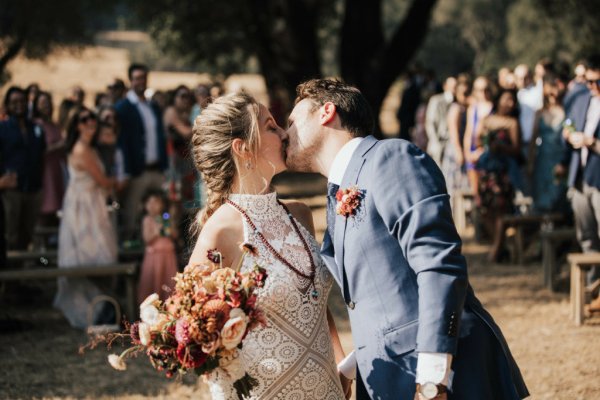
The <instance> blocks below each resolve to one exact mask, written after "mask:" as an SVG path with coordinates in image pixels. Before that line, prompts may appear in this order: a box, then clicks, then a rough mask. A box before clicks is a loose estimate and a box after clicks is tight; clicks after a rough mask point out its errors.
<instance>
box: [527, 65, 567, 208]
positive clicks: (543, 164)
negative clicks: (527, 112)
mask: <svg viewBox="0 0 600 400" xmlns="http://www.w3.org/2000/svg"><path fill="white" fill-rule="evenodd" d="M557 80H558V78H557V77H556V76H555V75H554V74H547V75H546V77H545V78H544V106H543V107H542V109H541V110H539V111H538V112H537V113H536V119H535V126H534V129H533V136H532V137H531V143H530V145H529V156H528V157H527V163H528V168H527V169H528V171H529V173H530V175H531V182H532V195H533V207H534V209H535V210H536V211H539V212H564V211H565V208H566V200H567V197H566V185H565V183H564V182H563V180H562V179H557V177H556V176H555V175H554V167H555V166H556V165H557V164H559V163H560V161H561V159H562V155H563V151H564V150H563V143H562V128H563V121H564V120H565V111H564V109H563V108H562V106H561V103H560V98H561V93H560V92H559V88H558V85H557Z"/></svg>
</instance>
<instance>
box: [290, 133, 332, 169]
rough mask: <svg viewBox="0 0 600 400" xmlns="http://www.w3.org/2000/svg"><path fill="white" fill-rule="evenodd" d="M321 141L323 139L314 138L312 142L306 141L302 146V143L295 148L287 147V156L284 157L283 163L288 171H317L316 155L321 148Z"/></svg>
mask: <svg viewBox="0 0 600 400" xmlns="http://www.w3.org/2000/svg"><path fill="white" fill-rule="evenodd" d="M322 143H323V139H319V140H316V141H314V142H312V143H308V144H307V145H306V146H304V147H300V146H302V144H299V146H298V147H297V148H296V149H293V148H292V149H291V150H292V151H291V152H290V151H289V150H290V147H288V148H287V150H288V151H287V152H286V154H287V157H286V159H285V165H287V167H288V170H289V171H296V172H319V170H318V168H317V165H318V160H316V156H317V154H318V152H319V149H320V148H321V145H322Z"/></svg>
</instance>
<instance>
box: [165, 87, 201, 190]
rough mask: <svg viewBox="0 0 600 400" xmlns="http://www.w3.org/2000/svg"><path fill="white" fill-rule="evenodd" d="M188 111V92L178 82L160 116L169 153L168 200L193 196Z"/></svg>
mask: <svg viewBox="0 0 600 400" xmlns="http://www.w3.org/2000/svg"><path fill="white" fill-rule="evenodd" d="M191 111H192V92H191V91H190V90H189V89H188V87H187V86H185V85H180V86H178V87H177V88H176V89H175V91H174V92H173V98H172V100H171V104H170V105H169V107H167V109H166V110H165V114H164V117H163V122H164V126H165V131H166V132H167V153H168V155H169V173H168V181H169V199H170V200H173V201H177V202H186V201H193V199H194V181H195V178H196V173H195V168H194V165H193V163H192V161H191V157H190V138H191V137H192V124H191V123H190V113H191Z"/></svg>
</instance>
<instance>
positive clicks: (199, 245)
mask: <svg viewBox="0 0 600 400" xmlns="http://www.w3.org/2000/svg"><path fill="white" fill-rule="evenodd" d="M243 240H244V227H243V225H242V221H241V219H240V216H239V214H238V213H237V212H236V211H235V210H231V208H230V207H224V206H221V207H220V208H218V209H217V210H216V211H215V212H214V214H213V215H211V216H210V218H209V219H208V220H207V221H206V222H205V223H204V225H203V226H202V229H201V230H200V234H199V235H198V239H197V241H196V245H195V246H194V251H193V252H192V256H191V257H190V263H192V262H193V263H202V262H205V261H206V254H207V252H208V250H213V249H217V250H219V251H220V252H221V253H222V254H223V261H224V262H225V263H226V264H229V263H228V262H227V260H229V261H231V260H234V259H235V258H237V256H238V253H239V244H240V243H241V242H242V241H243Z"/></svg>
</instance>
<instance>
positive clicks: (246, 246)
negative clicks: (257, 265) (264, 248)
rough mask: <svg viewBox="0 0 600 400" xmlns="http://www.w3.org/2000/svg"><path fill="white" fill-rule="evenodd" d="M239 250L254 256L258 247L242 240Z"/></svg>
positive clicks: (256, 254)
mask: <svg viewBox="0 0 600 400" xmlns="http://www.w3.org/2000/svg"><path fill="white" fill-rule="evenodd" d="M240 250H241V251H242V252H244V253H248V254H250V255H252V256H254V257H257V256H258V249H257V248H256V246H254V245H253V244H251V243H248V242H244V243H242V244H241V245H240Z"/></svg>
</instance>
